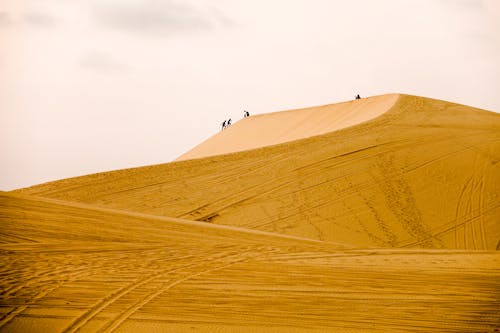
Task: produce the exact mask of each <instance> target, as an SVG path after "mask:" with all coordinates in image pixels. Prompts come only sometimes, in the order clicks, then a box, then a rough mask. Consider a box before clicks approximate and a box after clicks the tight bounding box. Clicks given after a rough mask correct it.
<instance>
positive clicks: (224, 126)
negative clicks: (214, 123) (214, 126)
mask: <svg viewBox="0 0 500 333" xmlns="http://www.w3.org/2000/svg"><path fill="white" fill-rule="evenodd" d="M224 128H226V121H225V120H224V121H223V122H222V130H224Z"/></svg>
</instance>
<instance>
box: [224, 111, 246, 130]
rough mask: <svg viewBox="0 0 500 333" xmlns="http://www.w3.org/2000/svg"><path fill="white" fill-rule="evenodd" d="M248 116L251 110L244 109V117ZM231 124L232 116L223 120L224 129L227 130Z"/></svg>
mask: <svg viewBox="0 0 500 333" xmlns="http://www.w3.org/2000/svg"><path fill="white" fill-rule="evenodd" d="M246 117H250V112H248V111H246V110H244V111H243V118H246ZM229 126H231V118H229V119H228V120H224V121H223V122H222V130H225V129H226V128H228V127H229Z"/></svg>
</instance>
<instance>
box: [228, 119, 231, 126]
mask: <svg viewBox="0 0 500 333" xmlns="http://www.w3.org/2000/svg"><path fill="white" fill-rule="evenodd" d="M229 126H231V118H229V120H228V121H227V127H229Z"/></svg>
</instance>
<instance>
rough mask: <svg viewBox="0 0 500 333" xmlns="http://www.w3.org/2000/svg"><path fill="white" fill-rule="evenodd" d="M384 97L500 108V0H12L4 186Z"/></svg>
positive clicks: (2, 33)
mask: <svg viewBox="0 0 500 333" xmlns="http://www.w3.org/2000/svg"><path fill="white" fill-rule="evenodd" d="M355 93H359V94H361V96H371V95H379V94H385V93H407V94H414V95H420V96H426V97H433V98H439V99H444V100H449V101H453V102H458V103H462V104H467V105H471V106H475V107H480V108H484V109H488V110H493V111H497V112H499V111H500V0H377V1H373V0H343V1H341V0H72V1H67V0H0V190H10V189H14V188H19V187H25V186H30V185H34V184H37V183H41V182H46V181H50V180H56V179H61V178H66V177H72V176H78V175H83V174H89V173H95V172H100V171H108V170H113V169H120V168H127V167H134V166H142V165H150V164H157V163H165V162H169V161H171V160H172V159H174V158H175V157H177V156H179V155H180V154H182V153H183V152H185V151H187V150H189V149H190V148H192V147H193V146H195V145H196V144H198V143H200V142H201V141H203V140H204V139H206V138H208V137H209V136H211V135H213V134H215V133H217V132H218V131H219V128H220V123H221V122H222V121H223V120H224V119H227V118H232V119H233V123H234V122H235V121H237V120H239V119H241V118H242V116H243V110H248V111H249V112H250V113H251V114H258V113H266V112H272V111H278V110H285V109H290V108H299V107H306V106H314V105H321V104H328V103H335V102H341V101H345V100H349V99H352V98H353V96H354V95H355Z"/></svg>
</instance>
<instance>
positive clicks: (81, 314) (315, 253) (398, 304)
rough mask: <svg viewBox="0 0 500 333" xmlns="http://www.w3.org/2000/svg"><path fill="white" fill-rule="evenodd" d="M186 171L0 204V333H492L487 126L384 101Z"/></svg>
mask: <svg viewBox="0 0 500 333" xmlns="http://www.w3.org/2000/svg"><path fill="white" fill-rule="evenodd" d="M316 111H317V112H316ZM281 116H282V117H281ZM266 119H267V120H268V121H266ZM252 128H253V129H254V130H255V135H256V137H255V142H253V143H252V144H247V142H248V141H252ZM269 128H272V129H275V131H274V132H272V131H271V130H269ZM259 133H260V134H259ZM262 133H264V134H262ZM266 135H267V136H266ZM257 137H259V138H257ZM242 142H246V143H242ZM251 148H256V149H251ZM250 149H251V150H250ZM238 150H243V151H240V152H237V151H238ZM189 154H191V155H189ZM197 154H199V155H197ZM220 154H224V155H220ZM186 156H191V157H187V158H195V159H189V160H184V161H178V162H174V163H169V164H163V165H156V166H148V167H143V168H135V169H126V170H118V171H112V172H106V173H101V174H95V175H88V176H83V177H78V178H72V179H65V180H61V181H57V182H52V183H47V184H42V185H37V186H34V187H31V188H27V189H22V190H17V191H13V192H10V193H5V192H0V226H1V229H0V252H1V255H0V274H1V277H2V279H1V280H0V281H1V282H0V331H1V332H113V331H116V332H137V331H144V332H155V331H156V332H183V331H187V332H196V331H201V332H302V331H304V332H306V331H307V332H309V331H318V332H325V331H328V332H495V331H498V330H499V329H500V314H499V312H498V309H499V308H500V254H499V252H498V251H495V250H497V249H498V247H499V245H498V244H499V240H500V225H499V223H500V208H499V207H500V200H499V194H500V172H499V171H500V170H499V168H500V165H499V163H498V162H499V160H500V116H499V115H497V114H494V113H491V112H487V111H483V110H479V109H474V108H471V107H466V106H462V105H457V104H453V103H448V102H444V101H438V100H431V99H425V98H421V97H415V96H407V95H385V96H378V97H374V98H369V99H362V100H360V101H351V102H346V103H340V104H336V105H331V106H322V107H318V108H316V109H315V108H309V109H301V110H292V111H286V112H283V113H272V114H268V115H259V116H252V117H249V118H246V119H244V120H242V121H241V122H238V123H236V124H235V125H233V127H232V128H230V129H228V130H226V131H224V132H222V133H219V134H217V135H216V136H214V137H212V138H211V139H209V140H207V141H206V142H205V143H202V144H200V146H198V147H195V148H194V149H193V150H191V151H190V152H188V153H187V155H186Z"/></svg>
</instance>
